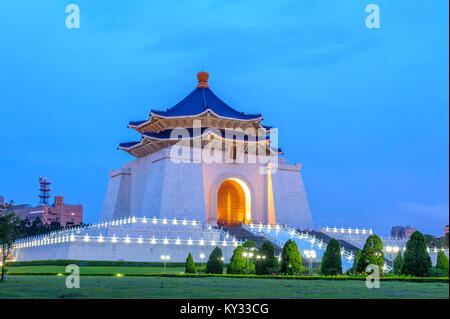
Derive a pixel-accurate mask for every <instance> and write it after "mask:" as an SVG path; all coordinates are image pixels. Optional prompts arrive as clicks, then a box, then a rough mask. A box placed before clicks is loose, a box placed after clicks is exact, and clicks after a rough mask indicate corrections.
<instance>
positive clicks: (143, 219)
mask: <svg viewBox="0 0 450 319" xmlns="http://www.w3.org/2000/svg"><path fill="white" fill-rule="evenodd" d="M142 223H144V224H147V217H145V216H144V218H142Z"/></svg>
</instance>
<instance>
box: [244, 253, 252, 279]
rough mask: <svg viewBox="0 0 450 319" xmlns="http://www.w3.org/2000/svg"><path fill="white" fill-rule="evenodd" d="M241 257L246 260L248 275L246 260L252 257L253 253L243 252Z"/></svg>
mask: <svg viewBox="0 0 450 319" xmlns="http://www.w3.org/2000/svg"><path fill="white" fill-rule="evenodd" d="M242 256H244V258H245V259H247V274H248V260H249V259H250V258H252V257H253V253H252V252H246V251H245V252H244V253H242Z"/></svg>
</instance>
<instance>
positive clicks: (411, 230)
mask: <svg viewBox="0 0 450 319" xmlns="http://www.w3.org/2000/svg"><path fill="white" fill-rule="evenodd" d="M416 230H417V228H413V227H411V226H406V227H405V237H406V238H409V237H411V235H412V234H414V232H415V231H416Z"/></svg>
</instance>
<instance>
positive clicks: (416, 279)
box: [8, 272, 449, 283]
mask: <svg viewBox="0 0 450 319" xmlns="http://www.w3.org/2000/svg"><path fill="white" fill-rule="evenodd" d="M8 275H9V276H11V275H24V276H57V275H58V273H32V272H23V273H20V272H8ZM61 275H62V276H66V274H61ZM80 276H98V277H117V274H80ZM120 276H121V277H185V278H206V277H227V278H255V279H281V280H336V281H345V280H359V281H365V280H366V277H362V276H361V277H353V276H283V275H243V274H236V275H231V274H176V273H149V274H120ZM380 281H385V282H388V281H400V282H428V283H433V282H436V283H438V282H440V283H448V282H449V278H448V277H395V276H394V277H380Z"/></svg>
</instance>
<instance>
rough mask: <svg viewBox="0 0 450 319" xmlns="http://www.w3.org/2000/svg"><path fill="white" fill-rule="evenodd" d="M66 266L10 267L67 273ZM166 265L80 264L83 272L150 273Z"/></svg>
mask: <svg viewBox="0 0 450 319" xmlns="http://www.w3.org/2000/svg"><path fill="white" fill-rule="evenodd" d="M65 271H66V266H18V267H8V272H13V273H19V272H22V273H30V272H32V273H62V274H63V273H65ZM162 272H164V267H128V266H80V273H81V274H148V273H162ZM166 272H168V273H184V267H167V268H166Z"/></svg>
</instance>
